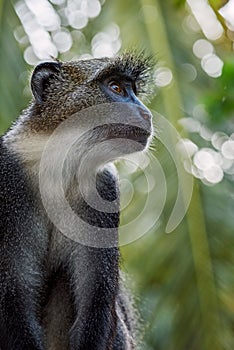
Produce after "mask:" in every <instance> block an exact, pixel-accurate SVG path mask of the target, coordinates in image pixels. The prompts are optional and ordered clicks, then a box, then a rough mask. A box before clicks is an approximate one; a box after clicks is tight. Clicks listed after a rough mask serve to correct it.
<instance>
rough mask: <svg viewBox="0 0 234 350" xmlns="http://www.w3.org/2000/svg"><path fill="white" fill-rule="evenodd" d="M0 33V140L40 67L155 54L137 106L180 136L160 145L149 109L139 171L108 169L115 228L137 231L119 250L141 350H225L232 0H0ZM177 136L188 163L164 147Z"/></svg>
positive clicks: (232, 275)
mask: <svg viewBox="0 0 234 350" xmlns="http://www.w3.org/2000/svg"><path fill="white" fill-rule="evenodd" d="M0 26H1V30H0V77H1V79H0V84H1V85H0V106H1V108H0V132H1V133H3V132H5V131H6V130H7V128H8V127H9V126H10V124H11V123H12V121H13V120H14V119H16V118H17V116H18V115H19V114H20V112H21V110H22V109H23V108H25V107H26V106H27V104H28V103H29V101H30V99H31V93H30V89H29V77H30V73H31V71H32V67H33V65H35V64H37V63H38V62H40V61H44V60H49V59H50V57H51V56H53V57H58V58H59V59H61V60H70V59H73V58H88V57H92V56H95V57H100V56H112V55H114V54H117V53H118V52H121V51H123V50H124V49H131V48H137V49H138V50H142V49H143V50H145V52H146V53H149V54H152V55H153V56H154V57H155V60H156V65H155V67H154V70H153V85H154V87H155V89H154V93H153V94H152V96H151V98H150V99H149V100H148V101H146V103H147V105H148V106H149V107H150V108H151V109H152V110H153V111H156V112H158V113H160V115H163V116H164V117H165V118H166V119H167V120H168V121H169V122H170V125H173V126H174V127H175V128H176V129H177V130H178V132H179V133H180V140H179V139H178V136H176V135H175V134H174V133H173V132H172V134H170V131H169V133H168V138H167V134H166V136H165V135H164V138H163V139H160V133H161V132H162V130H160V128H159V130H158V128H157V127H158V122H159V120H158V119H157V113H156V112H153V113H154V125H155V130H156V133H155V134H156V137H155V139H154V140H153V142H152V146H151V148H150V151H149V152H148V154H147V155H145V158H144V159H143V162H142V164H141V165H142V167H141V168H142V169H140V166H135V165H134V164H130V165H129V164H127V162H124V161H123V162H121V163H119V164H118V167H119V170H120V177H121V179H123V181H121V187H122V207H123V211H122V216H121V223H122V225H124V224H125V223H128V222H130V221H131V222H133V225H132V226H131V230H132V232H133V231H134V230H139V227H140V229H141V230H142V234H141V236H142V237H141V238H139V239H138V240H135V239H132V241H134V242H132V243H131V244H127V245H123V246H122V247H121V250H122V266H123V270H124V271H126V272H127V273H128V274H129V275H130V276H131V280H132V281H133V283H132V284H133V286H132V288H133V290H134V293H135V295H136V303H137V308H138V309H139V312H140V314H141V320H142V321H141V327H140V328H141V332H140V333H141V336H142V338H143V344H144V345H143V346H142V349H144V350H153V349H158V350H221V349H223V350H224V349H225V350H233V349H234V252H233V250H234V249H233V248H234V101H233V99H234V59H233V41H234V0H230V1H224V0H210V1H206V0H187V1H185V0H118V1H117V0H106V1H105V0H99V1H98V0H76V1H74V0H66V1H65V0H53V1H52V0H51V1H48V0H37V1H35V0H20V1H9V0H1V1H0ZM157 134H158V135H159V137H157ZM178 140H179V143H180V144H183V147H185V149H186V151H187V153H188V154H189V156H190V159H191V161H190V162H189V161H188V159H186V160H185V159H184V158H183V159H182V162H181V158H180V156H181V153H180V151H178V153H177V154H176V155H175V154H172V153H170V152H169V151H168V145H171V146H172V148H173V147H174V148H175V149H176V148H177V146H178ZM147 157H148V158H147ZM155 164H156V168H154V166H153V165H155ZM134 166H135V167H134ZM154 169H156V170H154ZM146 171H147V176H146ZM162 173H163V179H162V176H161V180H160V174H162ZM189 174H190V175H189ZM188 176H190V177H191V178H192V179H193V192H192V197H191V200H190V201H189V202H190V203H189V204H190V205H189V208H188V211H187V213H186V215H185V217H184V218H183V219H182V217H183V215H182V214H183V213H182V212H183V211H185V209H184V208H182V207H180V212H179V214H178V215H179V216H181V220H179V221H180V223H179V224H178V225H176V227H174V229H173V231H172V232H170V233H166V232H167V229H166V228H167V224H168V220H169V218H170V215H171V212H172V209H173V207H174V205H175V202H176V197H177V193H178V191H179V192H180V194H181V196H182V198H184V197H186V195H187V194H188V193H187V192H188V189H187V187H186V181H187V180H186V179H187V177H188ZM179 185H181V187H179ZM165 186H166V191H165ZM190 187H191V186H190ZM163 190H164V192H163ZM148 199H149V203H150V206H149V209H147V211H146V210H144V208H145V203H146V201H147V200H148ZM164 199H165V202H164ZM182 202H183V201H182ZM161 203H162V205H163V208H162V209H163V210H162V212H161V213H159V211H160V210H159V209H158V207H157V206H158V205H159V204H161ZM159 206H160V205H159ZM181 211H182V212H181ZM159 214H160V215H159ZM136 217H137V218H138V221H136V223H135V227H134V218H136ZM123 235H124V229H123Z"/></svg>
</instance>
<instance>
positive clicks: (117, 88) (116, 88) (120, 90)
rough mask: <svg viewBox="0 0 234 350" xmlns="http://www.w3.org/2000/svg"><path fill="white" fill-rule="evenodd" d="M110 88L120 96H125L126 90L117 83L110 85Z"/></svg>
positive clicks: (113, 82) (112, 82)
mask: <svg viewBox="0 0 234 350" xmlns="http://www.w3.org/2000/svg"><path fill="white" fill-rule="evenodd" d="M109 87H110V89H111V90H112V91H113V92H115V93H116V94H119V95H124V94H125V91H124V89H123V88H122V87H121V85H120V84H119V83H117V82H115V81H111V82H110V83H109Z"/></svg>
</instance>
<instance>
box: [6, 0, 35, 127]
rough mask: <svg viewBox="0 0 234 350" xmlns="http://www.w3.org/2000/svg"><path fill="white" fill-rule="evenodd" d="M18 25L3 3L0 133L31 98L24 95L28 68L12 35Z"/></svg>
mask: <svg viewBox="0 0 234 350" xmlns="http://www.w3.org/2000/svg"><path fill="white" fill-rule="evenodd" d="M16 25H19V20H18V18H17V16H16V14H15V11H14V8H13V6H12V4H11V2H10V1H7V0H2V1H1V2H0V76H1V80H0V106H1V110H0V133H2V132H3V131H5V130H6V128H7V127H9V125H10V123H11V121H12V120H13V119H15V118H16V117H17V116H18V114H19V111H20V110H21V109H22V108H24V107H25V105H26V103H27V101H28V98H26V97H25V96H24V93H23V91H24V88H25V80H24V79H23V77H24V76H25V75H24V72H25V71H26V69H27V65H26V63H25V61H24V59H23V57H22V51H21V49H20V48H19V45H18V43H17V42H16V40H15V38H14V35H13V32H14V29H15V28H16Z"/></svg>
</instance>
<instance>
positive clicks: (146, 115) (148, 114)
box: [141, 112, 151, 120]
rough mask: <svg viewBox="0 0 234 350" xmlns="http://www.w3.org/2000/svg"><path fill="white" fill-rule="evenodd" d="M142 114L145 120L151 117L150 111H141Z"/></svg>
mask: <svg viewBox="0 0 234 350" xmlns="http://www.w3.org/2000/svg"><path fill="white" fill-rule="evenodd" d="M141 116H142V117H143V118H144V119H145V120H150V119H151V113H149V112H141Z"/></svg>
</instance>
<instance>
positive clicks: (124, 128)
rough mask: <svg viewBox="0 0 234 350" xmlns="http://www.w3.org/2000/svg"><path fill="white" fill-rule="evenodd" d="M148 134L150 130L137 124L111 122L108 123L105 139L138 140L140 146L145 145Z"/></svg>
mask: <svg viewBox="0 0 234 350" xmlns="http://www.w3.org/2000/svg"><path fill="white" fill-rule="evenodd" d="M150 135H151V131H149V130H146V129H144V128H141V127H138V126H133V125H126V124H111V125H108V130H107V137H106V139H108V140H110V139H118V138H123V139H128V140H132V141H136V142H139V143H140V144H141V145H142V146H144V147H145V146H146V144H147V141H148V139H149V137H150Z"/></svg>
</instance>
